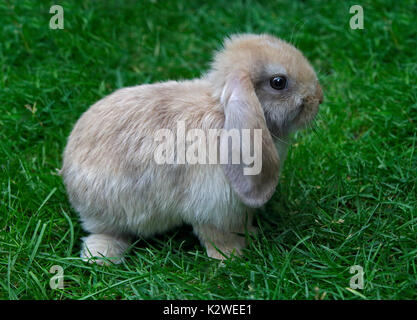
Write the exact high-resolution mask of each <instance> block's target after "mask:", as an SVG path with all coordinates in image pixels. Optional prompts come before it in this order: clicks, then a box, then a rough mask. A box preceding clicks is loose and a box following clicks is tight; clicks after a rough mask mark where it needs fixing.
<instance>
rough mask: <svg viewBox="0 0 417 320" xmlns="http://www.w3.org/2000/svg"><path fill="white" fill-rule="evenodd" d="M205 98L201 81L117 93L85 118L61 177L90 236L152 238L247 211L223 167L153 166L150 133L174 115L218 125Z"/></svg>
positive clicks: (197, 124)
mask: <svg viewBox="0 0 417 320" xmlns="http://www.w3.org/2000/svg"><path fill="white" fill-rule="evenodd" d="M148 96H149V98H148ZM155 97H157V98H156V99H155ZM210 97H211V96H210V84H209V83H208V82H206V81H203V80H197V81H184V82H175V81H171V82H167V83H162V84H153V85H143V86H136V87H130V88H124V89H120V90H118V91H116V92H114V93H113V94H111V95H109V96H107V97H106V98H104V99H102V100H100V101H99V102H97V103H96V104H94V105H93V106H92V107H91V108H90V109H89V110H88V111H86V112H85V113H84V114H83V115H82V117H81V118H80V119H79V121H78V122H77V124H76V126H75V127H74V129H73V131H72V133H71V135H70V138H69V142H68V145H67V148H66V150H65V154H64V166H63V168H62V175H63V177H64V182H65V185H66V187H67V190H68V194H69V198H70V201H71V203H72V205H73V206H74V208H75V209H76V210H77V211H78V212H79V213H80V214H81V220H82V222H83V226H84V228H85V229H86V230H87V231H89V232H91V233H111V234H127V235H128V234H131V235H139V236H149V235H152V234H155V233H160V232H163V231H166V230H167V229H170V228H172V227H174V226H177V225H180V224H182V223H184V222H185V223H189V224H198V223H201V224H213V225H215V226H219V227H220V226H222V225H224V224H225V223H226V224H228V225H231V226H232V225H233V224H236V223H235V220H237V219H240V217H241V215H242V212H244V211H245V210H244V206H243V205H241V201H240V200H239V199H238V197H237V196H236V195H235V193H234V192H233V190H232V189H231V186H230V184H229V183H228V181H227V179H226V177H225V175H224V173H223V171H222V168H221V167H220V164H213V165H205V164H201V165H200V164H195V165H186V164H174V165H170V164H162V165H155V163H154V152H155V149H156V147H157V146H158V143H157V142H156V141H155V140H154V136H155V133H156V131H157V130H159V129H161V128H169V126H170V123H171V122H170V121H172V118H177V119H178V120H182V121H185V125H186V128H187V130H188V129H191V128H206V129H207V130H208V129H213V128H218V129H221V128H223V123H224V118H222V117H219V115H221V114H222V113H221V109H220V106H219V105H218V104H215V103H213V101H212V100H211V98H210ZM148 99H149V100H151V101H152V103H151V104H150V103H149V100H148ZM204 99H207V101H205V100H204ZM195 101H199V103H198V104H196V103H195ZM155 113H158V117H155ZM170 129H172V130H173V132H175V130H176V129H177V128H175V127H172V128H170ZM69 159H70V160H69ZM164 166H167V167H166V168H163V167H164ZM156 181H160V182H161V183H155V182H156ZM239 222H240V221H239Z"/></svg>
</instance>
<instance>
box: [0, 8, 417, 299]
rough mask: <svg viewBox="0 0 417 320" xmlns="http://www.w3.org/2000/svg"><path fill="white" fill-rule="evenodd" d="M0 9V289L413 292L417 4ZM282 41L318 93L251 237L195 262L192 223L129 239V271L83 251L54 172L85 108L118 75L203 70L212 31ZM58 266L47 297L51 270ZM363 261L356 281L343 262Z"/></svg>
mask: <svg viewBox="0 0 417 320" xmlns="http://www.w3.org/2000/svg"><path fill="white" fill-rule="evenodd" d="M54 3H56V2H49V1H32V0H19V1H17V0H16V1H11V0H6V1H5V2H3V1H2V2H1V3H0V16H1V20H2V22H1V24H0V29H1V33H0V108H1V110H0V111H1V112H0V138H1V141H0V158H1V163H0V165H1V167H0V175H1V179H0V183H1V185H0V191H1V194H0V201H1V207H0V210H1V212H0V298H2V299H68V298H71V299H72V298H74V299H166V298H168V299H173V298H177V299H362V298H367V299H416V298H417V294H416V292H417V291H416V287H417V261H416V260H417V259H416V256H417V245H416V244H417V213H416V204H417V197H416V172H417V151H416V150H415V149H416V140H417V139H416V138H417V130H416V124H417V103H416V92H417V80H416V78H417V77H416V71H417V65H416V59H417V55H416V53H415V52H416V47H417V41H416V39H417V32H416V30H417V28H416V23H415V17H416V13H417V7H416V4H415V2H414V1H411V0H410V1H394V0H393V1H359V4H361V5H362V6H363V8H364V14H365V29H364V30H351V29H350V28H349V19H350V17H351V15H350V14H349V7H350V6H351V5H353V4H358V1H347V2H342V1H326V2H324V1H298V0H288V1H275V0H274V1H271V0H268V1H258V2H255V1H227V2H226V1H220V0H218V1H210V2H207V3H203V2H202V1H195V2H191V1H187V2H185V1H184V2H181V1H178V2H174V1H172V2H169V1H152V2H149V1H125V2H122V1H59V4H61V5H62V6H63V7H64V10H65V15H64V17H65V29H64V30H50V29H49V19H50V17H51V16H52V15H51V14H49V7H50V6H51V5H52V4H54ZM235 32H255V33H262V32H268V33H272V34H275V35H277V36H279V37H281V38H283V39H285V40H288V41H291V42H292V43H295V44H296V45H297V46H298V47H299V48H300V49H301V50H302V51H303V52H304V53H305V55H306V56H307V57H308V59H309V60H310V61H311V62H312V64H313V66H314V67H315V69H316V70H317V71H318V74H319V78H320V81H321V83H322V85H323V88H324V93H325V102H324V104H323V105H322V106H321V110H320V113H319V117H318V120H317V126H316V129H315V130H313V131H312V130H310V131H305V132H300V133H299V134H298V135H297V136H296V141H295V142H294V145H293V146H292V147H291V149H290V152H289V156H288V159H287V162H286V166H285V169H284V171H283V176H282V178H281V181H280V184H279V187H278V189H277V192H276V194H275V195H274V197H273V199H272V200H271V201H270V202H269V203H268V204H267V205H266V206H265V208H263V209H261V210H258V211H257V216H256V222H257V224H258V225H259V227H260V234H259V235H258V236H257V238H256V239H253V241H252V242H251V243H250V245H249V248H248V250H247V251H246V254H245V256H244V257H242V258H239V259H235V260H230V261H226V262H225V264H224V265H220V264H219V263H218V262H216V261H214V260H211V259H209V258H207V257H206V255H205V253H204V251H203V249H202V248H201V246H200V244H199V243H198V241H197V239H196V238H195V237H194V236H193V235H192V232H191V229H190V228H189V227H187V226H185V227H184V228H180V229H177V230H174V231H172V232H169V233H167V234H165V235H162V236H158V237H155V238H152V239H147V240H143V239H141V240H139V241H138V243H137V244H136V245H135V247H134V248H133V250H131V251H130V253H129V254H128V256H127V259H126V261H125V263H124V264H121V265H117V266H110V267H100V266H95V265H88V264H85V263H83V262H82V261H80V259H79V258H78V255H79V250H80V237H82V236H83V235H85V233H84V232H83V231H82V229H81V228H80V225H79V223H78V219H77V214H76V213H75V212H74V211H73V210H72V209H71V207H70V205H69V203H68V200H67V197H66V194H65V190H64V187H63V184H62V181H61V179H60V177H59V176H58V175H57V168H60V166H61V159H62V158H61V154H62V151H63V148H64V146H65V142H66V138H67V136H68V134H69V132H70V130H71V128H72V126H73V124H74V123H75V121H76V120H77V119H78V117H79V116H80V115H81V113H82V112H83V111H84V110H86V109H87V108H88V107H89V106H90V105H91V104H92V103H94V102H95V101H97V100H98V99H100V98H102V97H103V96H104V95H106V94H109V93H110V92H112V91H114V90H115V89H117V88H119V87H122V86H130V85H136V84H141V83H151V82H155V81H163V80H168V79H188V78H193V77H198V76H199V75H200V74H201V73H202V72H203V71H204V70H206V69H207V67H208V64H209V62H210V58H211V53H212V52H213V50H215V49H216V48H218V47H219V45H220V43H221V40H222V39H223V37H224V36H225V35H228V34H231V33H235ZM53 265H60V266H62V267H63V268H64V272H65V288H64V289H63V290H52V289H50V287H49V280H50V278H51V276H52V274H50V273H49V270H50V268H51V266H53ZM353 265H360V266H362V267H363V268H364V272H365V282H364V285H365V287H364V289H363V290H359V289H358V290H356V291H351V290H349V289H347V288H348V287H349V280H350V277H351V276H352V275H351V274H350V273H349V269H350V267H351V266H353Z"/></svg>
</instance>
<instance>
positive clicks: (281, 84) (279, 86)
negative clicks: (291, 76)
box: [269, 76, 287, 90]
mask: <svg viewBox="0 0 417 320" xmlns="http://www.w3.org/2000/svg"><path fill="white" fill-rule="evenodd" d="M269 84H270V85H271V87H272V88H274V89H275V90H283V89H285V88H286V87H287V79H286V78H285V77H283V76H274V77H272V78H271V79H270V80H269Z"/></svg>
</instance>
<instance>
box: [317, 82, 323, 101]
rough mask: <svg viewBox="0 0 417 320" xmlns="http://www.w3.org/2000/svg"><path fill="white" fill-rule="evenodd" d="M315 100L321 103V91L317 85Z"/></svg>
mask: <svg viewBox="0 0 417 320" xmlns="http://www.w3.org/2000/svg"><path fill="white" fill-rule="evenodd" d="M316 99H317V100H319V104H321V103H322V102H323V90H322V89H321V86H320V85H319V84H317V88H316Z"/></svg>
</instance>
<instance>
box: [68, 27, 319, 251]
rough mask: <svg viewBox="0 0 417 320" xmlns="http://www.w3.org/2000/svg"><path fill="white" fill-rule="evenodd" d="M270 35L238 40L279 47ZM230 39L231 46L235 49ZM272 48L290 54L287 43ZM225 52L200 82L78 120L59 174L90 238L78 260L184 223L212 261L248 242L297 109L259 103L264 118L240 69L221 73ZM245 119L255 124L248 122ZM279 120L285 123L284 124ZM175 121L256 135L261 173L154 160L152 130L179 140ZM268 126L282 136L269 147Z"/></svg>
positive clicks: (134, 91) (121, 98)
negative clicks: (168, 132) (252, 130)
mask: <svg viewBox="0 0 417 320" xmlns="http://www.w3.org/2000/svg"><path fill="white" fill-rule="evenodd" d="M245 37H246V38H245ZM268 37H269V36H254V35H248V36H241V38H240V39H239V38H238V40H240V41H241V42H243V43H244V44H245V45H246V42H249V45H250V44H251V43H252V42H253V43H254V44H255V47H257V46H259V43H261V44H262V45H263V46H268V45H270V44H271V43H269V42H271V41H280V40H277V39H276V38H268ZM230 41H231V44H229V47H233V41H232V40H230ZM235 41H236V40H235ZM245 41H246V42H245ZM262 41H264V42H265V41H269V42H265V43H263V42H262ZM236 42H237V44H238V45H240V43H239V41H236ZM273 44H274V45H276V43H275V42H274V43H273ZM278 44H280V45H282V46H283V47H284V49H286V50H289V49H291V50H296V49H295V48H293V47H291V46H289V45H288V44H285V43H284V42H282V43H281V42H278ZM286 46H288V48H289V49H288V48H287V47H286ZM249 47H250V46H249ZM237 49H241V48H239V47H238V48H235V50H237ZM241 50H253V48H249V49H245V47H244V48H243V49H241ZM274 50H275V48H274ZM294 52H295V53H297V54H299V53H298V51H294ZM226 53H227V51H226ZM222 54H223V55H225V53H224V52H223V53H222ZM222 54H219V56H220V58H219V61H217V65H215V67H214V69H215V71H212V72H209V73H208V74H207V75H206V76H204V77H203V78H202V79H197V80H190V81H182V82H176V81H169V82H165V83H157V84H151V85H141V86H135V87H129V88H124V89H120V90H118V91H116V92H114V93H113V94H111V95H109V96H107V97H105V98H103V99H102V100H100V101H98V102H97V103H95V104H94V105H93V106H91V108H90V109H88V110H87V111H86V112H85V113H84V114H83V115H82V116H81V118H80V119H79V120H78V122H77V124H76V125H75V127H74V129H73V130H72V132H71V135H70V137H69V140H68V144H67V147H66V149H65V152H64V161H63V168H62V171H61V172H62V176H63V179H64V183H65V186H66V189H67V192H68V195H69V199H70V202H71V204H72V205H73V207H74V208H75V210H76V211H77V212H79V214H80V217H81V221H82V225H83V227H84V229H85V230H86V231H88V232H90V233H91V235H90V236H89V237H87V238H85V239H84V247H83V252H82V256H83V257H87V258H90V257H94V256H100V255H104V256H106V257H118V258H119V257H120V256H121V255H122V253H123V251H124V250H125V249H126V248H127V247H128V245H129V240H130V238H131V237H132V236H144V237H146V236H150V235H153V234H155V233H161V232H164V231H166V230H168V229H171V228H172V227H175V226H178V225H181V224H183V223H188V224H191V225H192V226H193V228H194V231H195V233H196V234H197V235H198V236H199V238H200V240H201V242H202V243H203V245H204V246H205V247H206V249H207V252H208V254H209V256H212V257H215V258H222V257H223V255H222V254H221V253H219V251H218V250H217V249H219V250H220V251H222V252H223V254H226V255H228V254H230V253H231V252H232V251H235V252H236V253H239V252H240V251H241V249H242V248H243V247H244V245H245V243H244V238H242V237H241V236H239V235H237V234H236V233H245V231H252V230H253V229H252V227H251V220H252V212H251V208H250V207H257V206H259V205H262V204H263V203H265V202H266V201H267V200H268V199H269V198H270V197H271V195H272V193H273V191H274V189H275V186H276V183H277V179H278V172H279V170H280V168H281V166H282V163H283V160H284V158H285V155H286V150H287V148H286V143H285V142H283V140H285V139H286V136H287V132H285V134H284V129H283V128H284V124H285V128H287V127H288V128H289V127H290V124H291V123H289V121H288V119H289V117H290V116H291V117H292V118H291V120H292V119H295V116H297V118H296V120H297V119H298V118H299V117H300V113H302V112H301V111H297V114H296V113H294V112H293V113H291V112H287V111H286V110H285V108H283V109H282V110H278V111H279V114H278V116H277V115H274V114H273V113H271V110H268V109H267V108H271V105H268V104H266V105H265V106H264V105H263V104H262V102H261V104H262V106H263V107H264V110H263V112H265V117H264V115H263V112H262V109H261V107H260V105H259V102H258V101H257V98H256V96H254V94H253V93H251V92H246V91H244V89H243V88H245V86H246V87H248V86H249V87H252V85H253V84H250V83H249V82H248V81H249V79H248V78H243V76H244V75H243V72H244V71H243V70H244V69H238V72H235V73H233V72H234V71H233V70H229V71H227V70H226V69H228V68H230V67H222V63H224V60H227V59H226V58H228V57H227V55H226V58H224V57H223V58H222ZM301 57H302V56H301ZM229 58H230V57H229ZM231 58H232V59H233V58H234V56H231ZM286 59H288V58H286ZM299 59H301V58H299ZM302 62H303V63H306V62H305V61H304V60H303V61H302ZM295 63H299V62H297V61H295ZM308 67H309V65H308ZM247 68H249V65H248V66H247ZM232 69H233V68H232ZM280 70H281V69H280ZM311 70H312V69H311ZM226 72H231V73H232V74H233V75H234V76H235V77H238V78H236V79H240V78H241V79H242V80H241V82H239V81H240V80H239V81H238V82H237V85H235V83H236V82H235V81H234V79H235V78H231V79H228V78H230V77H229V76H228V74H226ZM310 72H311V71H310ZM309 77H310V78H311V79H312V80H310V78H309V79H308V80H309V81H316V80H315V79H316V78H315V74H314V72H313V73H312V74H311V75H309ZM223 78H224V79H223ZM245 81H246V82H245ZM258 81H260V80H258ZM253 86H254V87H255V91H256V92H257V95H259V94H263V93H262V90H265V88H264V87H262V86H259V87H256V85H253ZM235 87H236V88H235ZM304 90H307V89H304ZM308 90H310V91H309V93H310V94H314V92H316V91H315V90H317V89H316V87H315V86H311V87H309V88H308ZM252 91H253V89H252ZM268 94H269V92H268ZM293 99H294V101H298V100H297V99H299V98H297V97H295V98H293ZM311 99H313V98H311ZM241 101H243V102H244V104H242V102H241ZM303 101H304V100H303ZM315 101H316V100H315ZM317 101H318V100H317ZM297 103H298V102H297ZM243 107H244V108H247V109H248V110H246V109H244V108H243ZM236 108H237V109H236ZM305 109H307V108H305ZM236 110H239V112H237V113H236ZM231 112H234V113H231ZM303 112H304V111H303ZM312 112H313V111H312ZM233 114H234V116H231V115H233ZM293 114H294V115H293ZM308 116H309V117H310V115H308ZM246 117H249V118H248V120H246V121H247V122H245V119H246ZM251 117H252V118H253V119H257V120H256V122H254V123H250V122H251V121H252V120H251V119H252V118H251ZM276 117H286V118H283V119H282V121H281V120H276ZM296 120H294V121H296ZM302 120H303V119H302ZM240 121H241V122H240ZM279 121H281V122H282V123H281V122H279ZM299 121H301V120H299ZM179 122H183V123H184V125H185V128H186V130H187V132H188V130H190V129H201V130H203V132H204V133H206V135H207V136H209V133H208V131H209V130H210V129H218V130H221V129H230V128H235V127H237V128H240V129H241V128H246V127H248V128H260V129H262V139H263V140H262V143H263V144H262V152H263V153H262V155H261V156H262V159H261V160H262V165H263V169H262V172H261V173H260V174H259V175H257V176H242V175H241V173H240V172H241V169H242V167H243V166H244V165H234V164H226V165H224V164H220V163H215V164H187V163H185V164H157V163H155V150H156V149H157V148H158V146H159V145H160V142H158V141H156V139H155V135H156V133H157V131H158V130H160V129H169V130H172V131H173V132H174V133H175V132H176V130H177V129H178V127H177V126H178V123H179ZM252 122H253V121H252ZM246 123H248V124H246ZM268 128H269V130H270V131H271V132H272V136H273V137H276V136H279V138H278V137H277V138H276V139H274V140H273V139H272V138H271V136H270V135H269V134H268V131H269V130H268ZM285 130H286V129H285ZM274 142H275V144H276V145H277V146H276V147H275V146H274V145H273V143H274ZM217 148H219V147H217ZM277 150H278V152H277ZM278 154H279V156H278ZM280 160H281V161H280ZM280 162H281V163H280ZM280 164H281V166H280Z"/></svg>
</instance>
